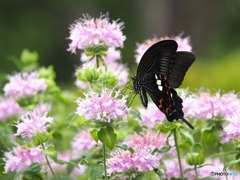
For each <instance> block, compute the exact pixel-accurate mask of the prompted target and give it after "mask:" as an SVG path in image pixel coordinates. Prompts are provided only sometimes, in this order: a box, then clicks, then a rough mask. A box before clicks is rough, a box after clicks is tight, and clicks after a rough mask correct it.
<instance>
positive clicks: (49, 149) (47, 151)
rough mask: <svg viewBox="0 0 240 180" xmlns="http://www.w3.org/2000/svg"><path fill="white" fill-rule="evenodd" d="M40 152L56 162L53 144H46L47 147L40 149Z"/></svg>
mask: <svg viewBox="0 0 240 180" xmlns="http://www.w3.org/2000/svg"><path fill="white" fill-rule="evenodd" d="M42 154H44V155H46V156H48V157H50V158H51V159H52V160H54V161H55V162H57V151H56V150H55V149H54V147H53V146H48V147H47V149H44V150H43V151H42Z"/></svg>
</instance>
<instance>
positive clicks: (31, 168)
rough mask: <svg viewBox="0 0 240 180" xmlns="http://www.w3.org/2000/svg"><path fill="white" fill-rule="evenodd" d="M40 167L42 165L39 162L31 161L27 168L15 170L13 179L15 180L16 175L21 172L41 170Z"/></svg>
mask: <svg viewBox="0 0 240 180" xmlns="http://www.w3.org/2000/svg"><path fill="white" fill-rule="evenodd" d="M41 167H42V165H41V164H39V163H33V164H31V165H30V166H28V167H27V168H24V169H22V170H21V171H19V172H17V173H16V175H15V177H14V180H17V179H18V177H19V176H20V175H21V174H23V173H26V172H28V171H29V172H39V171H40V170H41Z"/></svg>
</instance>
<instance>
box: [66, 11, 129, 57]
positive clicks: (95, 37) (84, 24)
mask: <svg viewBox="0 0 240 180" xmlns="http://www.w3.org/2000/svg"><path fill="white" fill-rule="evenodd" d="M123 25H124V23H123V22H120V23H119V22H118V20H116V21H112V22H110V20H109V18H108V14H106V15H101V16H100V18H96V19H94V18H92V17H91V16H89V15H84V16H83V18H80V19H79V20H77V21H76V22H75V23H74V24H72V25H71V26H70V36H69V39H70V40H71V41H72V42H71V43H70V45H69V48H68V51H71V52H72V53H76V49H85V48H87V47H89V46H91V45H106V46H108V47H123V41H124V40H125V39H126V37H125V36H124V35H123V33H122V28H123Z"/></svg>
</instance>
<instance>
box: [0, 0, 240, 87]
mask: <svg viewBox="0 0 240 180" xmlns="http://www.w3.org/2000/svg"><path fill="white" fill-rule="evenodd" d="M100 12H102V13H106V12H109V14H110V19H111V20H116V19H118V18H120V20H121V21H123V22H125V28H124V29H123V32H124V34H125V35H126V36H127V40H126V41H125V43H124V49H123V50H122V55H123V59H124V61H127V62H129V63H130V65H131V66H132V67H133V68H135V67H136V64H135V60H134V57H133V55H134V49H135V47H136V42H142V41H143V40H145V39H147V38H152V37H153V36H155V35H156V36H157V37H161V36H166V35H167V36H172V35H178V34H180V33H182V32H184V36H183V37H185V36H188V35H189V36H190V37H191V41H192V46H193V51H194V52H195V54H196V56H197V61H196V62H195V63H194V64H193V66H192V67H191V68H190V70H189V72H188V73H187V76H186V78H185V81H184V83H183V87H188V86H189V87H190V89H191V90H194V89H196V88H200V87H206V88H210V89H219V88H221V89H224V90H225V91H230V90H236V91H239V90H240V85H239V79H238V78H239V77H240V75H239V67H240V42H239V41H240V13H239V12H240V1H239V0H231V1H226V0H212V1H209V0H202V1H189V0H181V1H179V0H148V1H146V0H61V1H59V0H41V1H33V0H18V1H16V0H0V33H1V35H0V74H5V73H12V71H14V70H15V69H16V68H15V66H14V64H13V63H12V62H11V61H9V59H10V56H11V55H14V56H17V57H19V56H20V54H21V51H22V50H23V49H24V48H28V49H29V50H31V51H33V50H36V51H38V52H39V56H40V63H41V64H42V65H44V66H47V65H50V64H53V65H54V66H55V71H56V73H57V82H59V83H60V84H61V85H71V86H72V85H73V84H72V82H73V81H74V76H73V73H74V69H75V67H76V65H78V64H79V58H80V55H79V53H78V54H70V53H69V52H67V51H66V49H67V48H68V44H69V42H70V41H69V40H68V39H67V37H68V36H69V29H68V28H69V25H70V24H72V23H73V22H74V20H76V19H78V18H79V17H82V14H83V13H88V14H89V15H91V16H92V17H99V15H100ZM3 83H4V81H2V83H1V84H0V86H2V85H3Z"/></svg>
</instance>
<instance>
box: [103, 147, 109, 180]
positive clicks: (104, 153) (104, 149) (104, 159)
mask: <svg viewBox="0 0 240 180" xmlns="http://www.w3.org/2000/svg"><path fill="white" fill-rule="evenodd" d="M103 168H104V176H105V179H106V180H107V179H108V178H107V165H106V146H105V144H103Z"/></svg>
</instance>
